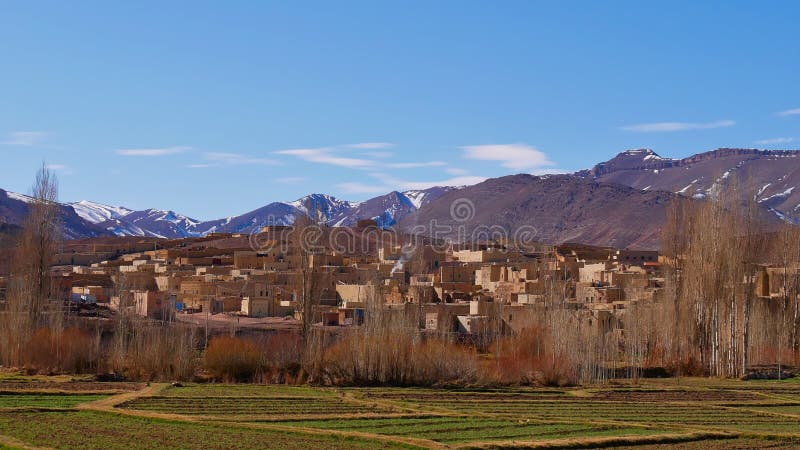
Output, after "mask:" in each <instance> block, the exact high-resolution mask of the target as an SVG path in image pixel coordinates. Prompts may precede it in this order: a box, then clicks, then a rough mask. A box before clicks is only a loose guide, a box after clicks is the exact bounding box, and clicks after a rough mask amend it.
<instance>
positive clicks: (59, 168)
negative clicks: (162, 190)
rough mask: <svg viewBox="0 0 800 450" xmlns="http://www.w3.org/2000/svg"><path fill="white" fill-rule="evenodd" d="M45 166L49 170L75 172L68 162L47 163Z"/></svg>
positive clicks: (71, 173) (65, 172)
mask: <svg viewBox="0 0 800 450" xmlns="http://www.w3.org/2000/svg"><path fill="white" fill-rule="evenodd" d="M44 167H45V168H46V169H48V170H52V171H53V172H59V173H61V174H63V175H73V174H74V173H75V171H73V170H72V168H71V167H69V166H67V165H66V164H45V166H44Z"/></svg>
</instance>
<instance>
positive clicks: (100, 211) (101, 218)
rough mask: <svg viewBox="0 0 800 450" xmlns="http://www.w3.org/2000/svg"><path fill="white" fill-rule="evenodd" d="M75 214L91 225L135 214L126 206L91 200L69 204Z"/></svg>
mask: <svg viewBox="0 0 800 450" xmlns="http://www.w3.org/2000/svg"><path fill="white" fill-rule="evenodd" d="M67 204H68V205H69V206H72V209H74V210H75V212H76V213H77V214H78V215H79V216H81V217H83V218H84V219H86V220H88V221H89V222H91V223H100V222H105V221H106V220H109V219H120V218H122V217H125V216H126V215H128V214H130V213H132V212H133V210H132V209H128V208H126V207H124V206H109V205H104V204H102V203H95V202H91V201H89V200H81V201H79V202H74V203H67Z"/></svg>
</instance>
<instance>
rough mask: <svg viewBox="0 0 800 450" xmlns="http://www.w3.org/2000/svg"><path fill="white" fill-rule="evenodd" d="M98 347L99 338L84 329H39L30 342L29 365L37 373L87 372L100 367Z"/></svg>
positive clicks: (27, 356) (27, 358) (27, 360)
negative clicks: (58, 330) (98, 365)
mask: <svg viewBox="0 0 800 450" xmlns="http://www.w3.org/2000/svg"><path fill="white" fill-rule="evenodd" d="M97 349H98V342H97V339H96V338H95V337H93V336H92V335H91V334H90V333H88V332H86V331H84V330H81V329H80V328H77V327H70V328H67V329H66V330H64V331H61V332H53V331H51V330H50V329H49V328H39V329H37V330H36V331H34V333H33V334H32V335H31V338H30V340H29V342H28V346H27V350H28V351H27V354H26V359H25V364H26V365H27V366H28V368H29V369H31V370H34V371H37V372H48V373H53V372H64V373H86V372H89V371H91V370H94V369H95V368H96V367H97V355H98V351H97Z"/></svg>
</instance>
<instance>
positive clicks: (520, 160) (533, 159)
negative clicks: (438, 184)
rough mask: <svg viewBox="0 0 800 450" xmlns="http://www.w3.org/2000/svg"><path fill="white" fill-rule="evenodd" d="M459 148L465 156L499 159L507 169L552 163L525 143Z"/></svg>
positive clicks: (543, 165) (486, 159)
mask: <svg viewBox="0 0 800 450" xmlns="http://www.w3.org/2000/svg"><path fill="white" fill-rule="evenodd" d="M461 149H462V150H463V151H464V157H466V158H469V159H479V160H483V161H500V163H501V165H502V166H503V167H507V168H509V169H516V170H521V169H535V168H539V167H546V166H552V165H553V162H552V161H550V159H548V158H547V155H545V154H544V153H542V152H541V151H539V150H537V149H535V148H534V147H531V146H530V145H526V144H492V145H470V146H466V147H461Z"/></svg>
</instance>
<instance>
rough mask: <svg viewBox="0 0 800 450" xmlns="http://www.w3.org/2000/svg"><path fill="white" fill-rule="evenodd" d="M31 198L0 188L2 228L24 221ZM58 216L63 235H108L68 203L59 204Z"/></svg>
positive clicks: (65, 236)
mask: <svg viewBox="0 0 800 450" xmlns="http://www.w3.org/2000/svg"><path fill="white" fill-rule="evenodd" d="M31 201H33V199H32V198H31V197H29V196H27V195H23V194H17V193H15V192H10V191H4V190H2V189H0V225H3V226H2V228H3V229H7V230H11V229H18V227H20V226H22V225H23V223H24V221H25V216H26V215H27V213H28V204H29V203H30V202H31ZM59 217H60V220H61V229H62V232H63V237H64V238H66V239H77V238H83V237H97V236H103V235H108V234H110V233H108V232H106V231H105V230H103V229H102V228H100V227H98V226H97V225H95V224H93V223H91V222H89V221H87V220H85V219H84V218H82V217H80V216H79V215H78V214H76V213H75V210H74V209H73V208H72V207H70V206H68V205H59Z"/></svg>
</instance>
